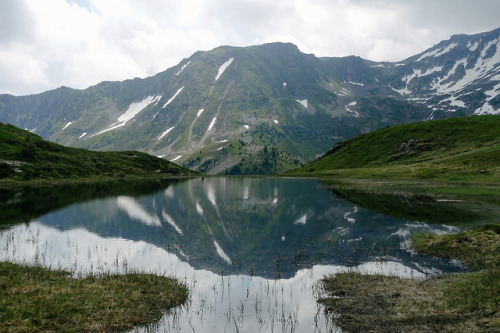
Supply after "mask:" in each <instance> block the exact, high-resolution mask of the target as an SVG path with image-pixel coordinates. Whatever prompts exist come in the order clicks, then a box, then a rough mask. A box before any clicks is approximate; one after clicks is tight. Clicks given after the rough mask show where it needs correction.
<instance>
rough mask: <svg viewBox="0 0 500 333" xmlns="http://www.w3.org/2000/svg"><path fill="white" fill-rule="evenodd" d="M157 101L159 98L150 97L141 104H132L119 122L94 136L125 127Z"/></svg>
mask: <svg viewBox="0 0 500 333" xmlns="http://www.w3.org/2000/svg"><path fill="white" fill-rule="evenodd" d="M156 100H157V96H148V97H146V98H144V99H143V100H142V101H140V102H137V103H132V104H130V106H129V107H128V109H127V111H125V113H123V114H122V115H121V116H120V117H118V122H116V123H114V124H112V125H111V126H109V127H108V128H106V129H104V130H102V131H100V132H98V133H97V134H94V135H93V136H96V135H99V134H102V133H105V132H108V131H111V130H114V129H117V128H119V127H122V126H125V125H126V124H127V122H129V121H130V120H132V119H133V118H134V117H135V116H137V115H138V114H139V112H141V111H142V110H144V109H145V108H146V107H148V106H149V105H150V104H151V103H153V102H155V101H156Z"/></svg>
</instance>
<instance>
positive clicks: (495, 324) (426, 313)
mask: <svg viewBox="0 0 500 333" xmlns="http://www.w3.org/2000/svg"><path fill="white" fill-rule="evenodd" d="M499 228H500V224H487V225H484V226H481V227H478V228H476V229H473V230H469V231H467V232H463V233H459V234H455V235H442V236H435V235H430V234H418V235H415V236H413V237H412V238H413V244H414V246H415V248H416V249H417V251H419V252H420V251H422V252H424V253H427V254H430V255H436V256H444V257H447V258H454V259H459V260H461V261H462V262H464V263H467V264H468V265H470V266H471V267H474V268H475V269H482V270H480V271H475V272H470V273H462V274H452V275H444V276H440V277H437V278H433V279H429V280H422V281H419V280H414V279H402V278H398V277H391V276H382V275H363V274H359V273H353V272H348V273H341V274H337V275H332V276H327V277H325V278H324V279H323V280H322V287H323V290H324V292H325V297H323V298H320V299H319V302H320V303H322V304H324V305H325V308H326V310H327V311H328V312H331V313H333V314H334V323H335V324H337V325H338V326H340V327H341V328H342V329H343V330H346V331H350V332H436V331H443V332H459V331H466V332H498V331H500V311H499V309H500V279H499V278H498V276H500V267H499V265H498V264H499V262H498V258H499V249H500V237H499V232H498V231H499Z"/></svg>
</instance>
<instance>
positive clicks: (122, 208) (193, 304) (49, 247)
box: [0, 177, 500, 332]
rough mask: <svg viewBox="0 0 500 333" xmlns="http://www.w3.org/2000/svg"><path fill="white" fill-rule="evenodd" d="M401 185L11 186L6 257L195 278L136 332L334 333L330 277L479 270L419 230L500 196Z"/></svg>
mask: <svg viewBox="0 0 500 333" xmlns="http://www.w3.org/2000/svg"><path fill="white" fill-rule="evenodd" d="M389 188H390V190H387V188H386V189H385V190H384V191H380V190H379V189H378V187H377V186H370V185H369V184H366V185H364V184H362V183H361V184H360V183H358V184H357V185H356V186H353V185H350V184H348V183H339V182H333V181H325V180H323V181H322V180H313V179H288V178H262V177H259V178H250V177H205V178H201V177H199V178H190V179H181V180H142V181H108V182H102V183H97V182H93V183H88V184H67V185H60V186H54V187H52V186H41V187H31V188H17V189H15V190H13V189H11V190H2V191H0V260H1V261H10V262H14V263H20V264H27V265H40V266H43V267H47V268H51V269H57V270H66V271H70V272H71V273H72V274H74V275H75V276H85V275H88V274H105V273H118V274H126V273H127V272H147V273H155V274H159V275H165V276H170V277H175V278H177V279H178V280H180V281H181V282H183V283H184V284H186V286H187V287H188V288H189V300H188V301H187V302H186V303H185V304H184V305H183V306H181V307H178V308H175V309H173V310H171V311H169V312H167V313H165V314H164V316H163V318H162V319H161V320H160V321H159V322H157V323H155V324H153V325H150V326H148V327H142V328H137V329H136V331H151V332H335V331H339V330H338V329H337V328H336V327H335V326H334V325H333V323H332V318H331V317H330V316H329V315H327V314H326V313H325V311H324V309H323V307H322V305H320V304H319V303H317V299H318V297H319V296H320V295H321V293H322V291H321V288H320V285H319V281H320V280H321V279H322V278H323V277H324V276H325V275H328V274H335V273H337V272H344V271H359V272H364V273H367V274H386V275H396V276H401V277H407V278H417V279H425V278H428V277H431V276H436V275H440V274H444V273H450V272H459V271H464V270H467V269H466V268H464V267H462V266H461V265H460V264H458V263H457V262H454V261H449V260H442V259H438V258H431V257H426V256H420V255H418V254H416V253H414V252H413V251H412V250H411V248H410V241H409V235H410V234H412V233H415V232H432V233H438V234H442V233H454V232H458V231H461V230H465V229H468V228H470V227H473V226H475V225H479V224H483V223H486V222H490V221H495V219H496V218H497V217H498V216H499V215H500V214H499V213H500V204H499V203H498V201H496V200H486V201H484V200H475V199H464V198H463V197H457V196H455V195H452V194H450V195H448V196H444V195H442V194H441V195H427V194H426V192H418V191H417V192H415V191H413V190H411V188H410V189H408V188H406V187H405V186H403V185H397V186H396V185H394V186H389ZM495 222H497V221H495Z"/></svg>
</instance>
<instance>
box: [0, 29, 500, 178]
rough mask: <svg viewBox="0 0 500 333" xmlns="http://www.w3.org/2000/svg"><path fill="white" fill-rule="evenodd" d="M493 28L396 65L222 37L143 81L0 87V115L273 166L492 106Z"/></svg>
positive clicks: (249, 167) (226, 161) (199, 166)
mask: <svg viewBox="0 0 500 333" xmlns="http://www.w3.org/2000/svg"><path fill="white" fill-rule="evenodd" d="M499 38H500V29H497V30H494V31H492V32H489V33H483V34H478V35H474V36H463V35H460V36H453V37H452V38H451V39H450V40H448V41H443V42H441V43H440V44H438V45H436V46H435V47H433V48H431V49H429V50H426V51H425V52H423V53H421V54H419V55H416V56H413V57H411V58H408V59H406V60H404V61H401V62H398V63H386V62H384V63H374V62H371V61H367V60H364V59H361V58H359V57H354V56H350V57H344V58H317V57H315V56H314V55H308V54H304V53H302V52H300V51H299V50H298V48H297V47H296V46H294V45H292V44H283V43H272V44H265V45H260V46H251V47H243V48H240V47H229V46H222V47H219V48H216V49H214V50H212V51H208V52H197V53H195V54H193V55H192V56H191V57H190V58H188V59H184V60H182V61H181V62H180V63H179V64H178V65H177V66H175V67H172V68H170V69H168V70H166V71H164V72H162V73H159V74H157V75H155V76H153V77H149V78H145V79H139V78H136V79H133V80H126V81H123V82H102V83H100V84H98V85H96V86H92V87H89V88H87V89H84V90H75V89H71V88H67V87H61V88H59V89H56V90H53V91H48V92H45V93H42V94H38V95H31V96H20V97H15V96H10V95H0V121H4V122H9V123H12V124H14V125H16V126H18V127H21V128H25V129H28V130H30V131H32V132H35V133H37V134H38V135H40V136H42V137H43V138H45V139H48V140H51V141H55V142H57V143H60V144H63V145H67V146H73V147H82V148H88V149H93V150H140V151H145V152H148V153H150V154H154V155H156V156H161V157H164V158H166V159H168V160H170V161H174V162H175V163H179V164H182V165H184V166H186V167H189V168H192V169H196V170H204V171H205V172H208V173H211V174H216V173H230V174H245V173H246V174H248V173H253V174H262V173H274V172H281V171H284V170H286V169H291V168H294V167H296V166H298V165H299V164H301V163H305V162H308V161H311V160H313V159H314V158H316V157H318V156H320V155H322V154H323V153H325V152H326V151H327V150H328V149H329V148H330V147H331V146H332V145H333V144H335V143H336V142H339V141H341V140H344V139H348V138H350V137H353V136H355V135H358V134H360V133H365V132H368V131H372V130H375V129H378V128H381V127H386V126H389V125H395V124H400V123H408V122H413V121H418V120H425V119H429V118H446V117H454V116H463V115H472V114H484V113H498V112H500V105H499V104H500V97H498V95H499V94H500V53H499V52H498V46H499Z"/></svg>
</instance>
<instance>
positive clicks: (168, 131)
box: [158, 126, 175, 141]
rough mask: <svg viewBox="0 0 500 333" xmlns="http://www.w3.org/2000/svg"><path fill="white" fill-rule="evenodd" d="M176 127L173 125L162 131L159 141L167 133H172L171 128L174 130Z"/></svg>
mask: <svg viewBox="0 0 500 333" xmlns="http://www.w3.org/2000/svg"><path fill="white" fill-rule="evenodd" d="M174 127H175V126H172V127H170V128H169V129H167V130H166V131H164V132H163V133H161V135H160V137H159V138H158V141H160V140H161V139H163V137H164V136H165V135H167V134H168V133H170V131H171V130H173V129H174Z"/></svg>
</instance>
